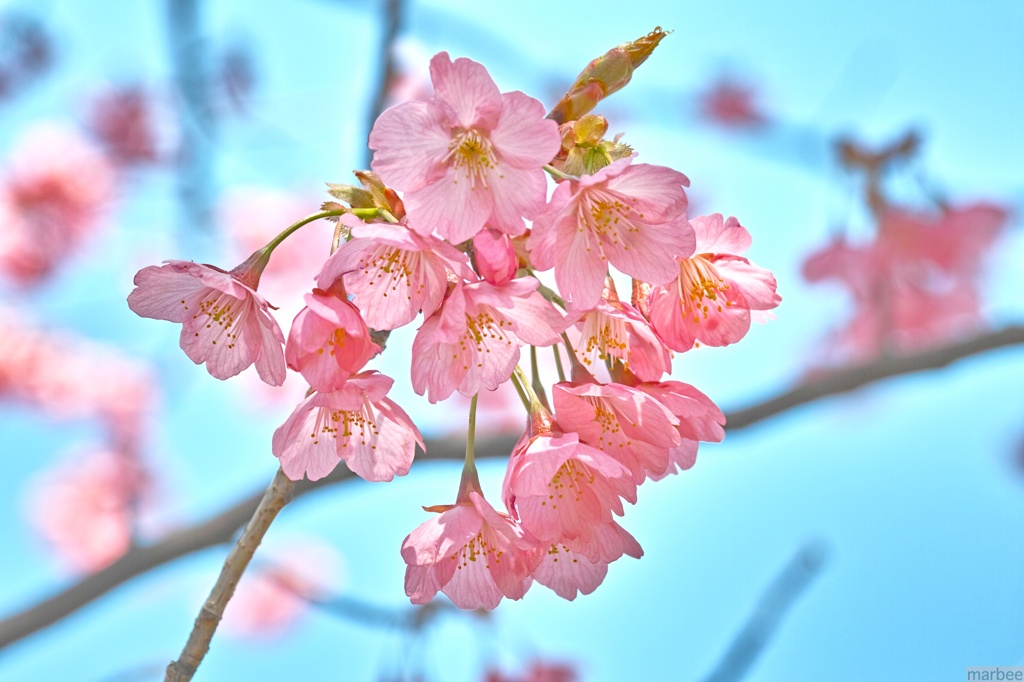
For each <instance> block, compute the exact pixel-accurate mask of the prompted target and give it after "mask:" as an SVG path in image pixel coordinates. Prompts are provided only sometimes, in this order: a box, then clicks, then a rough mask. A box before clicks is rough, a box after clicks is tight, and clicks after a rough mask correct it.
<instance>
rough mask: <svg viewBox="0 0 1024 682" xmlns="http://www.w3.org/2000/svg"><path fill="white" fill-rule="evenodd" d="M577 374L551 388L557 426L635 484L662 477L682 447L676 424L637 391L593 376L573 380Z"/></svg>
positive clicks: (674, 419)
mask: <svg viewBox="0 0 1024 682" xmlns="http://www.w3.org/2000/svg"><path fill="white" fill-rule="evenodd" d="M579 374H582V373H579V372H576V371H574V372H573V377H574V381H573V382H562V383H558V384H555V385H554V387H553V388H552V392H551V399H552V404H553V405H554V408H555V414H556V415H557V418H558V423H559V424H561V426H562V427H563V428H565V429H567V430H569V431H574V432H576V433H578V434H579V439H580V441H581V442H583V443H586V444H588V445H591V446H593V447H595V448H597V449H599V450H601V451H602V452H604V453H605V454H606V455H608V456H610V457H612V458H613V459H615V460H616V461H618V462H619V463H621V464H622V465H623V466H625V467H626V468H627V469H629V471H630V472H631V473H632V476H633V480H634V481H635V482H636V484H637V485H639V484H640V483H643V481H644V480H645V479H646V478H648V477H650V476H657V475H660V474H662V473H663V472H664V471H665V469H666V467H667V466H668V461H669V454H668V453H669V450H671V449H672V448H675V447H677V446H678V445H679V442H680V441H679V419H678V418H676V416H675V415H673V414H672V412H671V411H669V409H668V408H667V407H665V406H664V405H662V404H661V402H659V401H658V400H656V399H655V398H653V397H652V396H650V395H648V394H647V393H644V392H643V391H641V390H638V389H635V388H631V387H629V386H625V385H623V384H618V383H611V384H599V383H597V382H596V381H595V380H594V379H593V377H587V378H586V379H583V378H582V377H581V379H583V380H578V381H577V380H575V379H576V378H577V376H579Z"/></svg>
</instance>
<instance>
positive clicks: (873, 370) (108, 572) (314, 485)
mask: <svg viewBox="0 0 1024 682" xmlns="http://www.w3.org/2000/svg"><path fill="white" fill-rule="evenodd" d="M1014 345H1024V326H1011V327H1006V328H1005V329H1002V330H1000V331H996V332H990V333H986V334H982V335H979V336H977V337H975V338H973V339H970V340H968V341H962V342H958V343H953V344H950V345H947V346H942V347H940V348H935V349H932V350H927V351H923V352H921V353H917V354H913V355H907V356H903V357H900V358H884V359H881V360H878V361H876V362H872V363H867V364H863V365H858V366H854V367H850V368H846V369H840V370H836V371H834V372H832V373H829V374H823V375H821V376H820V377H818V378H814V379H810V380H808V381H807V382H805V383H802V384H800V385H798V386H796V387H795V388H793V389H790V390H788V391H785V392H783V393H781V394H780V395H777V396H775V397H772V398H769V399H767V400H764V401H763V402H760V403H758V404H756V405H751V406H750V407H747V408H744V409H741V410H737V411H733V412H729V413H727V414H726V418H727V419H728V429H729V430H730V431H736V430H738V429H742V428H746V427H748V426H752V425H754V424H756V423H758V422H760V421H762V420H764V419H768V418H770V417H773V416H775V415H777V414H780V413H782V412H785V411H787V410H790V409H793V408H796V407H799V406H800V405H804V404H807V403H811V402H813V401H815V400H819V399H821V398H825V397H827V396H831V395H838V394H841V393H846V392H849V391H853V390H855V389H857V388H859V387H861V386H865V385H868V384H871V383H874V382H876V381H881V380H883V379H886V378H888V377H894V376H899V375H902V374H910V373H913V372H920V371H924V370H928V369H938V368H941V367H945V366H947V365H949V364H951V363H953V362H955V361H956V360H959V359H961V358H966V357H969V356H972V355H978V354H980V353H984V352H986V351H989V350H994V349H997V348H1003V347H1007V346H1014ZM517 438H518V436H517V435H515V434H511V435H507V436H501V437H495V438H490V439H486V440H481V441H478V443H477V452H478V453H479V454H478V455H477V456H478V457H504V456H506V455H507V454H508V453H509V452H510V451H511V450H512V448H513V446H514V445H515V442H516V440H517ZM464 448H465V441H464V440H462V439H459V438H450V439H439V440H428V441H427V451H426V453H423V454H420V455H417V457H416V461H417V462H419V463H422V462H424V461H431V460H434V461H436V460H461V459H462V457H463V455H464ZM351 478H354V476H353V474H352V473H351V472H350V471H349V470H348V469H346V468H345V467H343V466H339V467H338V468H337V469H335V471H334V472H333V473H331V474H330V475H329V476H327V477H325V478H322V479H320V480H319V481H314V482H310V481H305V480H303V481H299V482H297V483H296V484H295V493H294V496H295V497H300V496H302V495H305V494H306V493H309V492H312V491H313V490H317V489H319V488H323V487H326V486H330V485H334V484H336V483H341V482H343V481H346V480H349V479H351ZM260 499H261V493H256V494H253V495H250V496H249V497H247V498H245V499H243V500H242V501H240V502H238V503H236V504H235V505H233V506H231V507H229V508H227V509H225V510H224V511H222V512H220V513H219V514H215V515H214V516H212V517H210V518H209V519H207V520H206V521H203V522H201V523H198V524H196V525H194V526H190V527H188V528H183V529H182V530H179V531H176V532H174V533H171V534H170V535H168V536H167V537H165V538H163V539H162V540H160V541H158V542H155V543H153V544H152V545H148V546H143V547H136V548H133V549H132V550H130V551H129V552H128V553H127V554H125V555H124V556H123V557H121V559H119V560H118V561H116V562H115V563H113V564H111V565H110V566H108V567H107V568H105V569H102V570H100V571H98V572H97V573H94V574H92V575H90V576H86V577H85V578H82V579H81V580H80V581H79V582H77V583H75V584H73V585H71V586H69V587H67V588H65V589H64V590H62V591H61V592H59V593H57V594H55V595H53V596H51V597H49V598H47V599H45V600H43V601H41V602H39V603H37V604H34V605H32V606H29V607H27V608H26V609H24V610H23V611H21V612H19V613H16V614H14V615H12V616H9V617H8V618H6V619H4V620H3V621H0V648H3V647H5V646H7V645H9V644H11V643H12V642H15V641H17V640H19V639H21V638H23V637H27V636H28V635H30V634H32V633H34V632H37V631H39V630H41V629H42V628H44V627H46V626H48V625H50V624H52V623H55V622H57V621H58V620H60V619H61V618H64V617H66V616H68V615H70V614H72V613H74V612H75V611H77V610H78V609H80V608H82V607H83V606H85V605H86V604H88V603H90V602H91V601H93V600H95V599H97V598H99V597H101V596H103V595H104V594H106V593H107V592H109V591H110V590H112V589H114V588H115V587H117V586H119V585H121V584H123V583H125V582H127V581H128V580H131V579H132V578H134V577H136V576H138V575H141V574H143V573H145V572H147V571H149V570H151V569H153V568H156V567H158V566H161V565H163V564H166V563H169V562H171V561H173V560H174V559H177V558H179V557H182V556H185V555H187V554H191V553H193V552H198V551H200V550H202V549H205V548H207V547H212V546H215V545H220V544H223V543H226V542H230V541H231V539H232V538H233V537H234V535H235V533H236V532H237V531H238V529H239V528H240V527H241V526H242V525H243V524H245V522H246V521H247V520H248V519H249V518H250V517H251V516H252V515H253V512H254V511H255V510H256V507H257V505H258V504H259V501H260Z"/></svg>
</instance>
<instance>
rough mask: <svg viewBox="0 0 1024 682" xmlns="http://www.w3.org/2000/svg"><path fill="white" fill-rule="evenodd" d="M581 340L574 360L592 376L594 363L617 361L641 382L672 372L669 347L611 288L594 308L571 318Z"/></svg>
mask: <svg viewBox="0 0 1024 682" xmlns="http://www.w3.org/2000/svg"><path fill="white" fill-rule="evenodd" d="M573 318H577V319H576V320H575V324H576V326H577V328H578V329H579V330H580V339H579V341H578V342H577V343H576V346H575V348H574V350H575V352H576V357H577V358H578V359H579V360H580V362H582V363H583V364H584V365H586V367H587V369H588V370H590V371H591V372H593V371H595V369H596V368H597V366H598V365H597V362H598V361H599V360H600V361H601V362H608V361H612V360H619V361H620V362H622V363H623V365H625V367H626V368H627V369H628V370H630V371H631V372H632V373H633V374H635V375H636V376H638V377H640V378H641V379H643V380H644V381H657V380H658V379H660V378H661V377H662V375H663V374H665V373H666V372H671V371H672V356H671V354H670V353H669V350H668V347H667V346H665V342H664V341H662V340H661V339H660V338H659V337H658V335H657V334H656V333H655V331H654V329H653V328H652V327H651V323H650V322H648V321H647V320H646V319H645V318H644V316H643V315H641V314H640V313H639V312H638V311H637V310H636V308H634V307H633V306H631V305H629V304H628V303H624V302H622V301H620V300H619V298H618V296H617V295H616V294H615V289H614V286H610V287H606V288H605V293H604V295H603V297H602V298H601V300H600V301H598V303H597V305H596V306H595V307H593V308H591V309H590V310H588V311H585V312H577V313H576V314H575V315H570V316H569V318H568V319H567V321H573Z"/></svg>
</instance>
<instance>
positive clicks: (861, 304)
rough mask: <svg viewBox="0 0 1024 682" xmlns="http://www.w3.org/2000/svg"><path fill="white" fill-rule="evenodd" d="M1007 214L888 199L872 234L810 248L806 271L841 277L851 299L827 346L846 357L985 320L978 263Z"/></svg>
mask: <svg viewBox="0 0 1024 682" xmlns="http://www.w3.org/2000/svg"><path fill="white" fill-rule="evenodd" d="M1006 220H1007V213H1006V211H1005V210H1003V209H1002V208H1000V207H999V206H996V205H993V204H984V203H977V204H970V205H966V206H960V207H957V206H948V207H944V208H943V209H942V210H941V211H940V212H937V213H924V212H919V211H910V210H906V209H901V208H897V207H892V206H886V207H884V209H883V210H881V211H880V212H879V215H878V222H877V230H876V234H875V236H874V238H873V239H872V240H870V241H867V242H866V243H853V242H851V241H850V240H848V239H847V238H845V237H842V236H840V237H836V238H835V239H833V240H832V242H831V243H830V244H828V245H826V246H824V247H823V248H821V249H819V250H818V251H815V252H814V253H812V254H811V255H809V256H808V257H807V259H806V260H805V261H804V277H805V278H806V279H807V280H808V281H811V282H817V281H822V280H837V281H838V282H839V283H840V284H841V285H842V286H843V287H844V288H845V289H847V290H848V291H849V294H850V297H851V299H852V301H853V306H854V309H853V313H852V317H851V319H850V321H849V322H848V323H847V324H846V325H845V326H844V327H842V328H841V329H839V330H838V331H837V332H836V333H835V335H834V339H833V342H832V343H831V344H830V346H831V347H833V348H835V349H837V352H838V354H839V355H840V356H841V359H842V360H844V361H850V360H857V361H866V360H872V359H874V358H876V357H879V356H880V355H883V354H885V353H888V352H895V353H905V352H909V351H914V350H918V349H921V348H927V347H929V346H934V345H935V344H938V343H942V342H944V341H948V340H950V339H953V338H956V337H957V336H958V335H962V334H963V333H965V332H970V331H973V330H976V329H978V328H979V327H981V326H982V325H983V319H982V295H981V291H980V288H979V287H980V285H979V275H980V273H981V265H982V262H983V258H984V256H985V255H986V253H987V252H988V251H989V250H990V249H991V247H992V245H993V243H994V242H995V240H996V238H997V237H998V236H999V235H1000V234H1001V232H1002V230H1003V228H1004V227H1005V224H1006Z"/></svg>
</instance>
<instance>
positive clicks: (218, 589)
mask: <svg viewBox="0 0 1024 682" xmlns="http://www.w3.org/2000/svg"><path fill="white" fill-rule="evenodd" d="M294 490H295V482H294V481H292V480H291V479H289V478H288V477H287V476H285V474H284V471H283V470H281V469H278V470H277V474H275V475H274V480H273V481H272V482H271V484H270V487H269V488H267V491H266V492H265V493H263V497H262V498H260V502H259V505H258V506H257V507H256V511H255V512H254V513H253V515H252V517H251V518H250V519H249V523H247V524H246V525H245V530H243V531H242V535H241V536H239V538H238V542H236V543H235V546H234V547H232V548H231V552H229V553H228V557H227V559H225V560H224V566H223V567H222V568H221V571H220V576H218V578H217V582H216V583H214V585H213V589H212V590H210V596H209V597H208V598H207V600H206V603H204V604H203V608H202V609H200V611H199V615H198V616H197V617H196V622H195V624H194V625H193V626H192V632H191V633H189V636H188V641H187V642H186V643H185V648H184V649H182V652H181V656H179V657H178V660H176V661H171V663H170V664H169V665H168V666H167V675H166V677H165V678H164V679H165V682H188V681H189V680H191V679H192V676H193V675H195V674H196V670H197V669H198V668H199V665H200V664H201V663H202V662H203V658H205V657H206V652H208V651H209V650H210V641H211V640H213V633H214V632H216V631H217V625H219V624H220V621H221V618H223V617H224V609H225V608H226V607H227V605H228V602H229V601H230V600H231V597H232V596H234V594H235V588H236V587H237V586H238V581H239V580H241V579H242V574H243V573H244V572H245V568H246V567H247V566H248V565H249V562H250V561H252V557H253V554H255V553H256V549H257V548H258V547H259V546H260V542H262V541H263V536H264V535H266V533H267V530H268V529H269V528H270V524H271V523H273V521H274V519H276V518H277V515H278V514H279V513H280V512H281V510H282V509H284V506H285V505H286V504H288V503H289V502H290V501H291V500H292V493H293V491H294Z"/></svg>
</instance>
